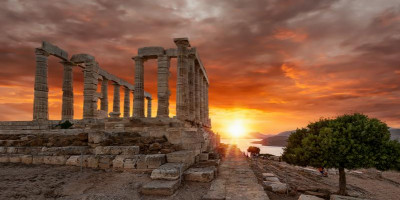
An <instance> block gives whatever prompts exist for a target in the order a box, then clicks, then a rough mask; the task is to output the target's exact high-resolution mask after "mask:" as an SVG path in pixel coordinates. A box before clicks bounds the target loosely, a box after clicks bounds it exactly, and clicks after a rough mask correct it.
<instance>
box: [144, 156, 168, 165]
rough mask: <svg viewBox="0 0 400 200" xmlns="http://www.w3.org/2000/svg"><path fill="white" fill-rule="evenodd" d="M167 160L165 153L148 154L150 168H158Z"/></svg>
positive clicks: (147, 160)
mask: <svg viewBox="0 0 400 200" xmlns="http://www.w3.org/2000/svg"><path fill="white" fill-rule="evenodd" d="M165 162H166V159H165V154H153V155H146V163H147V168H148V169H156V168H158V167H160V166H161V165H162V164H164V163H165Z"/></svg>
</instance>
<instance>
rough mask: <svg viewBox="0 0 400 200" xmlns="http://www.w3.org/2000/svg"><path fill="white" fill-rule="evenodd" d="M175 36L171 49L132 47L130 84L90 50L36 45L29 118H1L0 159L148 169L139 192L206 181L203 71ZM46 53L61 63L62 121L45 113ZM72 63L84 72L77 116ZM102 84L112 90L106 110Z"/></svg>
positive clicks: (211, 170) (208, 153)
mask: <svg viewBox="0 0 400 200" xmlns="http://www.w3.org/2000/svg"><path fill="white" fill-rule="evenodd" d="M174 43H175V45H176V46H177V47H176V48H171V49H164V48H163V47H143V48H139V49H138V54H137V55H136V56H133V57H132V59H133V62H134V65H133V63H132V67H134V70H135V75H134V85H132V84H130V83H129V82H127V81H125V80H123V79H120V78H118V77H116V76H115V75H113V74H111V73H109V72H107V71H105V70H104V69H102V68H101V67H100V65H99V63H98V62H97V61H96V58H95V57H93V56H91V55H89V54H75V55H72V56H71V57H69V56H68V53H67V52H66V51H65V50H63V49H61V48H59V47H57V46H55V45H53V44H50V43H48V42H43V43H42V46H41V47H39V48H36V49H35V55H36V73H35V84H34V102H33V120H32V121H13V122H10V121H9V122H6V121H4V122H0V162H21V163H25V164H50V165H74V166H81V167H90V168H100V169H112V170H120V171H121V170H123V171H132V172H148V173H149V174H150V173H151V178H152V179H154V182H150V183H149V184H146V185H144V186H143V190H142V192H143V194H159V195H170V194H173V193H174V191H175V190H176V189H177V188H178V187H179V185H180V184H181V181H182V180H186V181H200V182H201V181H203V182H208V181H211V180H212V179H213V178H214V177H215V176H216V173H217V169H216V165H218V163H219V159H218V155H217V154H215V148H216V147H217V145H218V144H219V137H218V136H217V135H215V134H214V133H213V132H212V130H211V121H210V118H209V106H208V105H209V102H208V88H209V80H208V76H207V72H206V69H205V67H204V66H203V64H202V62H201V60H200V57H199V54H198V51H197V49H196V48H194V47H191V46H190V43H189V40H188V39H187V38H175V39H174ZM49 56H55V57H57V58H59V59H60V60H61V62H60V63H61V64H62V66H63V68H64V71H63V72H64V74H63V85H62V91H63V96H62V116H61V120H49V103H48V92H49V89H48V88H49V87H48V67H49V66H48V57H49ZM174 58H176V59H177V77H178V78H177V85H176V116H174V117H170V112H169V111H170V110H169V99H170V95H171V91H170V89H169V87H170V86H169V84H168V83H169V75H170V61H171V59H174ZM149 59H157V62H158V71H157V101H158V102H157V108H152V96H151V94H149V93H148V92H146V91H144V81H145V80H144V66H145V63H146V61H147V60H149ZM76 67H79V68H81V69H82V71H83V75H84V81H83V84H84V87H83V96H84V98H83V99H84V100H83V119H74V118H73V116H74V103H76V101H74V90H73V68H76ZM109 84H112V86H113V89H114V90H113V99H112V101H113V104H112V112H110V113H108V110H109V99H108V85H109ZM99 87H100V88H99ZM121 89H122V90H123V98H124V100H123V104H124V105H123V106H122V111H121V106H120V97H121V95H120V91H121ZM131 93H133V99H132V100H133V108H130V95H131ZM98 102H100V103H99V105H100V106H99V107H98ZM145 106H147V109H145ZM131 109H132V110H131ZM152 109H157V112H156V113H157V116H151V113H152ZM145 110H147V113H145ZM131 111H132V113H133V115H132V116H130V113H131ZM68 122H70V123H72V126H71V127H68V124H69V123H68Z"/></svg>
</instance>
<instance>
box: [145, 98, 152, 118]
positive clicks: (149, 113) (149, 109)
mask: <svg viewBox="0 0 400 200" xmlns="http://www.w3.org/2000/svg"><path fill="white" fill-rule="evenodd" d="M146 99H147V117H148V118H151V100H152V99H151V98H150V97H147V98H146Z"/></svg>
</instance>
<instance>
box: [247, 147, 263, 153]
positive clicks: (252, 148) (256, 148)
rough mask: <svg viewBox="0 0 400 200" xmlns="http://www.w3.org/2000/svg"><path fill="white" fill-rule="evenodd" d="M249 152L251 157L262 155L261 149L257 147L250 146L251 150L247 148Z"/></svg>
mask: <svg viewBox="0 0 400 200" xmlns="http://www.w3.org/2000/svg"><path fill="white" fill-rule="evenodd" d="M247 152H249V153H250V154H251V155H256V154H259V153H260V148H258V147H255V146H249V148H247Z"/></svg>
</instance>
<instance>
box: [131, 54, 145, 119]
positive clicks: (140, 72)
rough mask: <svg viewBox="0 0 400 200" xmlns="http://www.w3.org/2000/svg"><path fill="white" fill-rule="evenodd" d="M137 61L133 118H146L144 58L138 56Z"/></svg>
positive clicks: (135, 58)
mask: <svg viewBox="0 0 400 200" xmlns="http://www.w3.org/2000/svg"><path fill="white" fill-rule="evenodd" d="M133 59H134V60H135V92H134V102H133V107H134V108H133V116H134V117H144V65H143V64H144V58H143V57H140V56H136V57H134V58H133Z"/></svg>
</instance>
